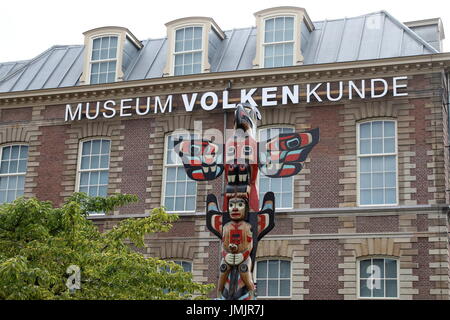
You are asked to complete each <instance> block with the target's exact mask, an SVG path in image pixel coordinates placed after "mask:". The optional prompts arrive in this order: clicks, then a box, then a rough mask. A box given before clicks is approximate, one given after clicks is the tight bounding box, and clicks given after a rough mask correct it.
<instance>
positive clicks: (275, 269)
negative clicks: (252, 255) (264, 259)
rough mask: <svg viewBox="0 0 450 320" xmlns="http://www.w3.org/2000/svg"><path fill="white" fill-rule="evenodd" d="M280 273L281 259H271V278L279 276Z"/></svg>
mask: <svg viewBox="0 0 450 320" xmlns="http://www.w3.org/2000/svg"><path fill="white" fill-rule="evenodd" d="M278 275H279V261H278V260H269V278H278Z"/></svg>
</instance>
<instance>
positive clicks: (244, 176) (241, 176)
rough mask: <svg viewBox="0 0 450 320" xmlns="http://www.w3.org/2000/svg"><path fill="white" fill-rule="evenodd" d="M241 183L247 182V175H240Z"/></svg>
mask: <svg viewBox="0 0 450 320" xmlns="http://www.w3.org/2000/svg"><path fill="white" fill-rule="evenodd" d="M239 181H241V182H245V181H247V175H246V174H240V175H239Z"/></svg>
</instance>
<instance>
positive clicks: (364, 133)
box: [359, 122, 372, 139]
mask: <svg viewBox="0 0 450 320" xmlns="http://www.w3.org/2000/svg"><path fill="white" fill-rule="evenodd" d="M359 128H360V135H359V136H360V138H361V139H364V138H370V137H371V130H372V125H371V123H370V122H368V123H364V124H361V125H360V127H359Z"/></svg>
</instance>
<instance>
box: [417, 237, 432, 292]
mask: <svg viewBox="0 0 450 320" xmlns="http://www.w3.org/2000/svg"><path fill="white" fill-rule="evenodd" d="M431 248H432V244H431V243H430V242H429V240H428V238H418V240H417V242H416V243H413V249H416V250H417V251H418V252H417V256H415V257H414V260H415V261H414V262H415V263H417V268H415V269H413V275H415V276H417V277H418V281H416V282H414V289H418V290H419V294H417V295H415V296H414V299H417V300H425V299H432V298H433V297H432V296H430V289H432V288H433V285H432V283H431V281H430V276H431V275H433V273H432V271H431V269H430V262H433V260H432V259H431V258H432V257H431V256H430V253H429V250H430V249H431Z"/></svg>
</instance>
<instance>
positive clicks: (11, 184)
mask: <svg viewBox="0 0 450 320" xmlns="http://www.w3.org/2000/svg"><path fill="white" fill-rule="evenodd" d="M16 187H17V176H13V177H10V178H9V183H8V189H9V190H15V189H16Z"/></svg>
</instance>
